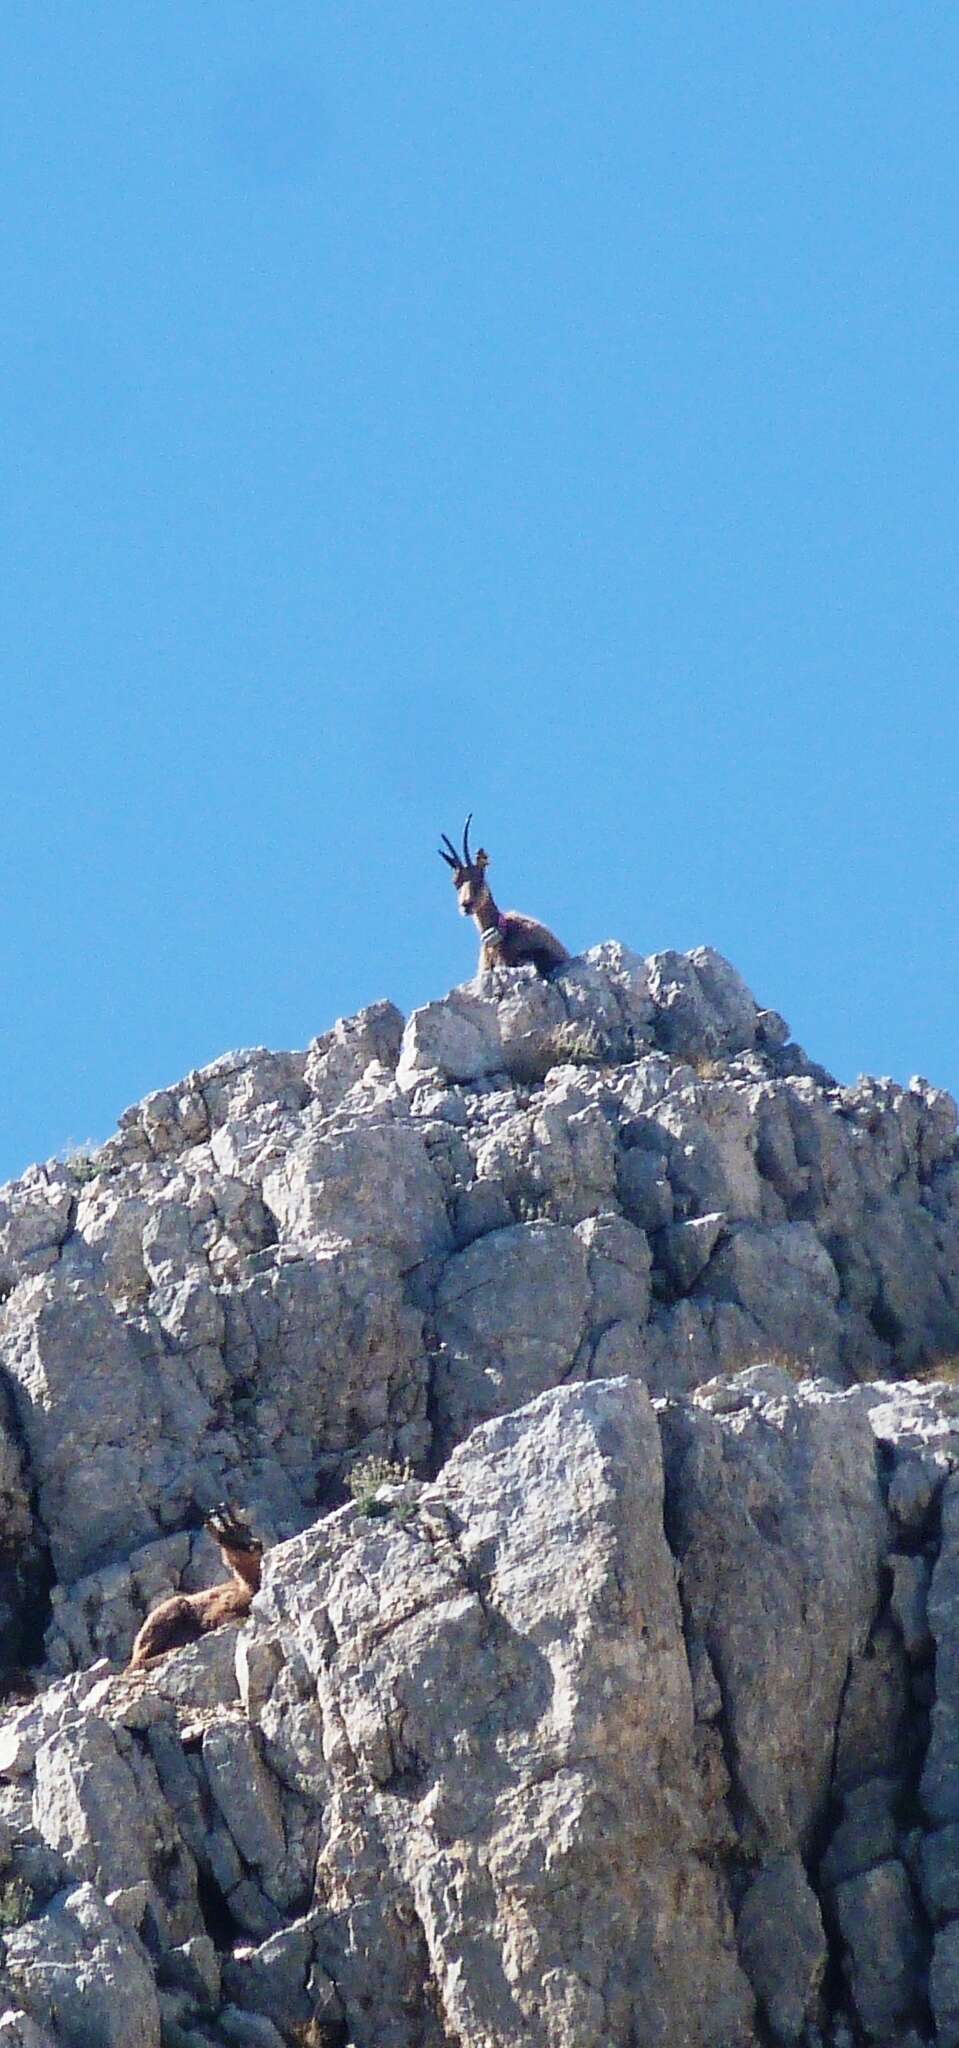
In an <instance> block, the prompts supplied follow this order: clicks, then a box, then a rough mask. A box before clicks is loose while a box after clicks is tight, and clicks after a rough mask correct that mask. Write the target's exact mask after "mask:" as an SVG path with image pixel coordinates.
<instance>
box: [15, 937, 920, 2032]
mask: <svg viewBox="0 0 959 2048" xmlns="http://www.w3.org/2000/svg"><path fill="white" fill-rule="evenodd" d="M0 1293H2V1296H3V1301H2V1306H0V1366H2V1375H3V1390H4V1397H5V1403H6V1407H5V1411H3V1412H0V1530H2V1541H3V1569H2V1573H0V1622H2V1624H3V1632H2V1641H3V1654H4V1657H5V1660H6V1665H7V1668H8V1671H9V1672H10V1674H11V1676H10V1683H11V1684H16V1683H17V1667H19V1666H21V1665H22V1664H24V1663H29V1664H30V1665H32V1666H33V1667H34V1669H35V1670H36V1671H37V1674H38V1682H39V1685H40V1691H39V1693H38V1696H37V1697H36V1698H35V1699H32V1700H29V1701H27V1702H26V1703H24V1704H22V1705H19V1706H12V1707H11V1708H10V1709H9V1711H8V1712H7V1714H6V1716H5V1717H4V1718H3V1719H0V1937H2V1942H3V1948H2V1955H0V1992H2V1997H0V2006H2V2004H3V2000H4V1999H6V2001H7V2004H8V2007H9V2012H8V2014H7V2015H4V2016H2V2017H0V2040H4V2039H7V2038H9V2039H10V2040H11V2041H14V2040H17V2041H22V2042H23V2043H24V2048H27V2044H29V2043H31V2042H32V2043H33V2044H34V2048H39V2044H41V2043H42V2042H43V2041H44V2040H46V2039H58V2038H62V2039H64V2040H65V2041H68V2042H71V2041H77V2042H81V2041H85V2040H87V2039H91V2040H92V2039H98V2040H99V2039H101V2038H102V2039H103V2040H105V2041H110V2042H113V2041H116V2042H117V2043H118V2044H121V2043H125V2042H126V2041H127V2040H129V2041H130V2043H131V2048H132V2043H133V2041H134V2040H136V2041H141V2040H142V2041H146V2042H150V2041H153V2040H157V2041H160V2040H162V2042H163V2043H164V2044H166V2043H172V2044H174V2048H183V2044H184V2043H186V2044H188V2048H202V2044H205V2043H211V2042H216V2043H220V2042H229V2041H236V2042H244V2041H246V2042H261V2043H262V2042H276V2041H278V2040H279V2041H287V2042H307V2043H310V2042H312V2043H313V2044H314V2048H316V2044H320V2048H324V2044H326V2048H336V2044H338V2043H345V2042H346V2041H348V2040H349V2041H352V2042H353V2043H354V2044H355V2048H372V2044H373V2043H376V2048H391V2044H395V2048H407V2044H408V2048H415V2044H416V2048H418V2044H422V2048H443V2044H446V2043H450V2044H452V2043H458V2044H462V2048H494V2044H495V2048H500V2044H503V2048H505V2044H507V2043H510V2044H511V2043H512V2042H514V2041H517V2040H519V2039H524V2040H529V2041H530V2042H533V2043H535V2042H539V2043H541V2044H542V2048H590V2044H591V2043H595V2044H596V2048H600V2044H603V2048H607V2044H609V2048H615V2044H619V2043H622V2044H623V2048H626V2044H627V2043H637V2044H639V2043H642V2044H645V2043H647V2042H648V2043H650V2044H653V2043H655V2044H663V2048H665V2044H667V2043H669V2044H673V2043H675V2044H677V2048H678V2044H681V2043H689V2044H691V2048H692V2044H698V2043H702V2044H703V2048H706V2044H715V2048H733V2044H736V2043H742V2044H743V2048H747V2044H753V2043H756V2044H758V2043H759V2042H763V2043H765V2042H767V2041H769V2040H775V2041H783V2042H799V2043H804V2044H805V2048H820V2044H826V2043H834V2044H835V2048H841V2044H842V2043H843V2041H844V2038H846V2037H844V2035H843V2028H844V2027H845V2026H846V2025H847V2023H848V2024H849V2025H852V2026H854V2027H855V2028H856V2029H858V2034H857V2037H856V2038H858V2039H860V2040H869V2041H873V2042H876V2043H880V2044H881V2043H889V2044H891V2043H893V2042H896V2043H899V2042H902V2043H904V2044H905V2043H913V2042H919V2041H922V2040H926V2039H930V2040H931V2039H935V2040H936V2041H938V2042H941V2043H946V2042H959V1931H957V1930H959V1878H957V1875H956V1872H957V1868H959V1790H957V1787H959V1692H957V1682H956V1676H955V1672H956V1670H959V1662H957V1652H959V1635H957V1634H956V1631H957V1628H959V1623H957V1620H956V1616H957V1614H959V1594H957V1590H956V1589H957V1588H959V1576H957V1573H959V1562H957V1560H959V1491H954V1489H959V1478H957V1477H955V1476H954V1475H955V1474H956V1473H959V1391H957V1390H955V1389H954V1388H953V1387H952V1386H951V1384H948V1383H945V1384H941V1385H933V1384H929V1385H924V1384H920V1383H918V1382H916V1381H914V1380H911V1381H906V1382H905V1383H903V1381H902V1376H903V1375H905V1374H909V1373H911V1372H913V1371H914V1370H915V1369H916V1368H917V1367H920V1366H921V1367H922V1368H923V1369H924V1370H925V1371H926V1372H929V1371H931V1370H932V1369H934V1368H935V1367H936V1365H937V1363H939V1364H942V1365H943V1366H944V1367H948V1362H949V1360H950V1358H951V1357H953V1356H954V1355H955V1354H957V1353H959V1148H957V1141H956V1112H955V1105H954V1104H953V1103H952V1102H951V1099H950V1098H949V1097H948V1096H946V1095H945V1094H944V1093H943V1092H942V1091H940V1090H937V1089H935V1088H932V1087H931V1086H930V1085H929V1084H928V1083H926V1082H924V1081H918V1080H917V1081H913V1082H911V1083H910V1084H909V1086H908V1088H902V1087H899V1086H896V1085H895V1084H893V1083H891V1082H885V1081H884V1082H873V1081H861V1082H859V1083H858V1084H857V1085H856V1086H855V1087H854V1088H843V1087H840V1086H839V1085H838V1084H837V1083H835V1082H834V1081H833V1080H832V1079H831V1077H830V1076H829V1075H827V1074H825V1073H824V1072H823V1070H822V1069H820V1068H817V1067H816V1066H815V1065H813V1063H811V1062H810V1061H809V1060H808V1059H807V1058H806V1056H805V1055H804V1054H803V1053H802V1052H801V1050H800V1049H799V1048H798V1047H796V1046H794V1045H791V1044H790V1043H789V1042H788V1032H787V1028H786V1026H785V1025H784V1024H783V1021H782V1019H781V1018H779V1017H777V1016H776V1015H775V1013H773V1012H771V1011H769V1010H763V1009H761V1008H760V1007H759V1006H758V1005H757V1004H756V1003H755V1002H754V1000H753V998H752V997H751V995H750V994H749V991H748V990H747V989H746V988H745V985H744V984H743V983H742V981H741V980H740V978H739V977H738V976H737V975H736V974H735V971H734V970H733V969H732V968H731V967H729V966H728V964H727V963H726V962H724V961H722V960H721V959H720V958H719V956H718V955H716V954H713V953H711V952H709V951H708V949H700V950H699V951H698V952H696V953H694V954H691V955H688V956H683V955H676V954H664V955H659V956H656V957H654V959H652V960H651V961H648V962H644V961H641V960H638V959H637V958H636V957H635V956H632V955H630V954H629V953H627V952H626V951H625V949H624V948H622V947H620V946H615V945H607V946H603V947H597V948H595V949H594V951H593V952H592V953H591V954H589V955H587V956H585V958H584V959H583V960H580V961H575V962H571V963H570V964H569V966H568V967H566V968H564V969H563V971H562V973H560V974H558V975H557V976H556V977H555V978H554V979H553V980H552V981H551V982H545V981H542V980H540V979H539V978H538V977H537V976H536V975H535V974H534V973H533V972H532V971H530V970H519V971H517V972H515V973H512V974H504V975H500V976H497V977H496V978H495V979H494V978H490V979H488V980H486V981H484V982H482V983H480V984H477V985H476V986H474V987H470V988H468V989H463V990H456V991H454V992H453V993H452V995H451V996H449V997H448V998H446V999H445V1000H444V1001H442V1002H438V1003H433V1004H430V1005H428V1006H427V1008H426V1009H424V1010H421V1011H418V1012H415V1013H414V1015H413V1017H412V1018H411V1019H410V1020H409V1022H408V1023H406V1024H405V1026H404V1023H403V1020H402V1018H401V1017H400V1016H399V1013H398V1012H397V1011H396V1010H395V1009H393V1007H392V1006H391V1005H390V1004H386V1003H384V1004H378V1005H375V1006H374V1007H373V1008H372V1009H371V1010H369V1011H366V1012H364V1013H362V1014H361V1015H360V1016H359V1017H358V1018H354V1019H351V1020H348V1021H347V1022H345V1023H341V1024H338V1025H337V1026H336V1027H335V1028H334V1030H333V1031H332V1032H329V1033H328V1034H327V1035H326V1037H325V1038H322V1039H319V1040H317V1041H316V1042H315V1043H314V1045H313V1046H311V1047H310V1048H309V1050H308V1051H307V1052H306V1053H305V1054H275V1053H267V1052H262V1051H258V1052H253V1053H246V1054H235V1055H231V1056H229V1057H228V1058H226V1059H224V1060H221V1061H218V1062H216V1063H215V1065H214V1066H212V1067H210V1068H207V1069H205V1070H203V1071H202V1072H200V1073H197V1074H194V1075H191V1076H190V1077H188V1079H187V1081H186V1082H184V1083H183V1084H182V1086H180V1087H179V1088H175V1089H169V1090H164V1091H162V1092H161V1093H159V1094H157V1095H155V1096H152V1097H149V1098H148V1099H147V1101H146V1102H145V1103H143V1104H141V1105H139V1106H138V1107H137V1108H136V1109H134V1110H131V1111H128V1112H127V1113H126V1115H125V1116H124V1117H123V1118H122V1119H121V1124H120V1128H119V1131H118V1134H117V1136H116V1137H115V1138H113V1139H111V1140H110V1141H108V1143H107V1145H105V1146H104V1147H102V1148H101V1150H100V1151H99V1152H97V1153H96V1154H94V1155H93V1156H92V1157H91V1158H89V1159H82V1160H77V1159H74V1160H73V1161H72V1162H65V1163H64V1162H52V1163H50V1164H49V1165H48V1166H47V1167H45V1168H36V1169H33V1170H31V1172H30V1173H29V1174H28V1175H26V1176H24V1178H23V1180H22V1181H20V1182H17V1183H14V1184H13V1185H12V1186H11V1187H9V1188H8V1189H5V1190H4V1191H3V1193H2V1194H0ZM371 1455H374V1456H378V1457H380V1458H385V1459H393V1460H395V1461H397V1463H398V1464H401V1463H402V1462H403V1461H409V1465H410V1468H411V1470H412V1472H413V1473H414V1474H415V1477H410V1478H409V1479H408V1480H406V1481H404V1482H403V1484H401V1485H400V1486H398V1487H390V1486H386V1487H385V1488H382V1487H381V1488H380V1490H379V1492H378V1493H376V1495H375V1497H374V1496H373V1495H371V1494H369V1493H367V1494H366V1495H364V1496H363V1498H362V1500H358V1501H357V1502H356V1503H354V1504H353V1505H347V1506H343V1505H341V1503H342V1501H343V1499H344V1489H345V1482H346V1481H347V1480H348V1478H349V1475H350V1472H351V1470H352V1469H353V1468H354V1467H355V1466H356V1465H357V1463H358V1461H362V1460H363V1459H365V1458H368V1457H369V1456H371ZM374 1491H375V1490H374ZM231 1495H232V1496H233V1497H235V1498H236V1500H237V1502H238V1503H240V1504H241V1505H242V1507H243V1509H244V1511H245V1512H246V1513H247V1514H248V1515H250V1516H251V1517H252V1519H253V1520H254V1522H255V1523H256V1525H257V1527H258V1530H259V1532H260V1533H261V1534H262V1535H263V1536H264V1537H265V1538H266V1540H267V1541H268V1543H272V1545H273V1547H272V1549H270V1550H269V1552H268V1556H267V1559H266V1564H265V1573H264V1586H263V1590H262V1591H261V1593H260V1594H259V1596H258V1597H257V1600H256V1602H255V1603H254V1611H253V1616H252V1618H251V1621H250V1622H249V1624H248V1625H247V1626H246V1627H245V1628H244V1629H242V1630H240V1631H239V1632H237V1630H236V1629H228V1630H225V1631H223V1632H222V1633H221V1634H219V1635H216V1636H212V1637H210V1638H208V1639H206V1640H205V1641H203V1642H201V1643H199V1644H194V1645H192V1646H190V1647H189V1648H188V1649H185V1650H183V1651H182V1652H179V1653H177V1654H176V1655H174V1656H173V1657H171V1658H170V1659H169V1660H168V1661H167V1663H165V1664H164V1665H161V1666H159V1667H157V1668H156V1669H155V1670H152V1671H150V1672H148V1673H147V1674H146V1675H145V1676H142V1677H138V1678H136V1679H133V1678H129V1679H128V1678H125V1677H123V1676H122V1675H119V1674H118V1666H119V1665H120V1664H121V1663H122V1661H123V1660H124V1659H125V1657H126V1655H127V1654H128V1651H129V1647H130V1644H131V1642H132V1639H133V1635H134V1633H135V1631H136V1628H137V1627H138V1625H139V1623H140V1621H141V1620H142V1619H143V1616H144V1613H145V1612H146V1611H147V1610H148V1609H149V1608H150V1607H151V1606H152V1605H154V1604H155V1603H156V1601H157V1600H158V1599H160V1598H162V1597H163V1596H164V1595H165V1594H166V1593H168V1592H170V1591H173V1590H176V1589H177V1588H183V1589H186V1590H192V1589H194V1588H196V1587H198V1586H200V1585H203V1584H206V1583H209V1581H210V1579H211V1578H212V1577H213V1576H214V1575H215V1574H216V1569H217V1561H216V1553H215V1550H214V1546H213V1545H212V1543H211V1542H210V1539H209V1538H208V1537H207V1536H206V1535H204V1534H203V1533H202V1530H201V1516H202V1511H203V1510H204V1509H205V1508H207V1507H209V1506H211V1505H212V1504H213V1503H214V1502H215V1501H216V1500H218V1499H221V1498H224V1497H230V1496H231ZM954 1637H955V1641H954V1640H953V1638H954ZM97 1660H101V1661H100V1662H98V1661H97ZM102 1660H109V1661H107V1662H104V1661H102ZM953 1667H955V1669H954V1668H953ZM4 1923H5V1928H6V1931H5V1932H4V1931H3V1925H4ZM71 1954H72V1955H73V1956H74V1958H75V1967H74V1969H73V1977H72V1979H71V1975H70V1967H69V1964H68V1963H67V1962H65V1960H64V1958H65V1957H69V1956H70V1955H71ZM71 1982H73V1983H74V1984H82V1985H83V1986H85V1987H86V1992H85V1997H86V2004H85V2006H84V2002H83V2000H82V1999H80V1998H79V1994H78V1993H77V1992H76V1990H75V1989H74V1990H71V1988H70V1985H71ZM78 2001H79V2002H78ZM81 2006H83V2009H84V2010H86V2011H87V2012H88V2013H90V2012H95V2013H97V2014H102V2015H103V2017H102V2018H97V2019H96V2020H95V2021H92V2022H91V2021H84V2020H82V2019H81V2018H78V2014H79V2013H80V2010H81ZM84 2025H86V2026H87V2028H88V2031H87V2032H86V2033H84V2032H83V2026H84ZM91 2025H92V2026H93V2027H94V2031H93V2032H90V2031H89V2028H90V2026H91ZM96 2027H99V2028H100V2029H101V2031H100V2032H99V2033H97V2032H96V2031H95V2029H96ZM5 2028H6V2029H7V2031H6V2032H4V2029H5ZM137 2028H139V2030H140V2031H139V2032H137V2031H135V2030H136V2029H137ZM131 2029H132V2030H133V2031H131ZM11 2030H13V2031H11ZM848 2038H849V2039H851V2038H852V2037H851V2036H849V2037H848Z"/></svg>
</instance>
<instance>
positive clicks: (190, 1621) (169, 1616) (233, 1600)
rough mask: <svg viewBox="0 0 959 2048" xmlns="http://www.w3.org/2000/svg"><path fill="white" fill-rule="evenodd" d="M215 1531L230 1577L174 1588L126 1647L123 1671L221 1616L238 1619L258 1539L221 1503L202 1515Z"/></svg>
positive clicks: (247, 1600)
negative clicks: (189, 1589) (191, 1589)
mask: <svg viewBox="0 0 959 2048" xmlns="http://www.w3.org/2000/svg"><path fill="white" fill-rule="evenodd" d="M203 1521H204V1527H205V1528H207V1529H209V1531H210V1534H211V1536H215V1538H216V1541H217V1543H218V1544H219V1547H220V1556H221V1557H222V1559H223V1562H224V1564H225V1565H226V1566H227V1567H228V1569H229V1572H230V1577H229V1578H228V1579H227V1582H226V1584H225V1585H223V1586H204V1588H203V1591H202V1592H201V1593H173V1594H171V1596H170V1598H169V1599H168V1600H161V1602H160V1605H159V1607H155V1608H154V1609H153V1613H152V1614H148V1615H147V1618H146V1620H145V1622H144V1624H143V1627H142V1628H141V1630H140V1632H139V1634H138V1636H137V1639H136V1642H135V1643H134V1645H133V1648H132V1650H131V1652H130V1662H129V1664H128V1665H127V1670H128V1671H141V1670H142V1669H143V1667H144V1665H146V1664H154V1663H155V1662H156V1661H157V1659H158V1658H160V1657H165V1656H167V1655H168V1653H169V1651H170V1650H179V1649H180V1648H181V1646H182V1644H184V1643H195V1642H196V1640H197V1637H198V1636H205V1635H209V1633H210V1630H211V1629H214V1628H220V1627H221V1626H222V1624H223V1623H224V1622H225V1621H242V1619H243V1616H244V1615H245V1614H248V1613H249V1611H250V1604H251V1602H252V1599H253V1595H254V1593H255V1592H256V1591H257V1589H258V1587H259V1584H260V1561H261V1559H262V1556H263V1545H262V1543H259V1542H258V1541H257V1538H256V1537H255V1536H254V1535H253V1534H252V1531H251V1530H250V1529H249V1528H248V1527H247V1525H246V1523H245V1522H244V1521H242V1520H241V1519H240V1516H239V1515H236V1514H234V1512H233V1510H232V1508H230V1507H227V1505H226V1504H225V1503H221V1504H220V1506H219V1507H215V1508H211V1509H210V1512H209V1514H208V1515H205V1516H204V1518H203Z"/></svg>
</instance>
